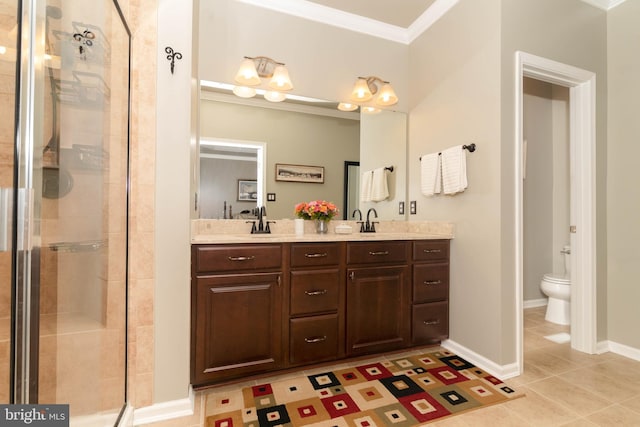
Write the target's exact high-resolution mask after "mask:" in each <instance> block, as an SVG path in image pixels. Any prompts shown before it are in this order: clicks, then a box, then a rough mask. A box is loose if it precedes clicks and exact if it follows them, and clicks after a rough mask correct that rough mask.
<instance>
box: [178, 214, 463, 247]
mask: <svg viewBox="0 0 640 427" xmlns="http://www.w3.org/2000/svg"><path fill="white" fill-rule="evenodd" d="M338 225H348V226H351V229H352V232H351V233H350V234H339V233H336V232H335V227H336V226H338ZM270 228H271V234H251V233H250V231H251V225H250V224H247V223H246V220H217V219H197V220H193V221H192V222H191V243H192V244H224V243H285V242H336V241H355V242H357V241H373V240H429V239H453V237H454V227H453V224H451V223H448V222H436V221H415V222H409V221H380V223H378V224H376V232H375V233H360V232H359V229H360V225H359V224H357V223H356V222H355V221H343V220H333V221H331V222H330V223H329V232H328V233H327V234H317V233H316V232H315V226H314V223H313V221H305V222H304V228H305V229H304V234H302V235H297V234H295V233H294V220H292V219H281V220H277V221H275V222H274V223H272V224H270Z"/></svg>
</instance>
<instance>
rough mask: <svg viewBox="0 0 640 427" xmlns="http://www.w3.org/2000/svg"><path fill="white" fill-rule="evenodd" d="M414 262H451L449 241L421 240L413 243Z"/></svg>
mask: <svg viewBox="0 0 640 427" xmlns="http://www.w3.org/2000/svg"><path fill="white" fill-rule="evenodd" d="M413 260H414V261H440V260H442V261H449V241H448V240H420V241H414V242H413Z"/></svg>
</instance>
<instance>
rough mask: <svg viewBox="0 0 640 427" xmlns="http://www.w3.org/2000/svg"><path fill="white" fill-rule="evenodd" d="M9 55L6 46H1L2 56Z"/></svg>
mask: <svg viewBox="0 0 640 427" xmlns="http://www.w3.org/2000/svg"><path fill="white" fill-rule="evenodd" d="M5 53H7V48H6V47H5V46H0V55H4V54H5Z"/></svg>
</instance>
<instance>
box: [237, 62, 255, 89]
mask: <svg viewBox="0 0 640 427" xmlns="http://www.w3.org/2000/svg"><path fill="white" fill-rule="evenodd" d="M236 82H238V83H240V84H241V85H245V86H256V85H259V84H260V77H259V76H258V72H257V71H256V64H255V63H254V62H253V59H248V58H246V59H244V60H243V61H242V62H241V63H240V68H239V69H238V72H237V73H236Z"/></svg>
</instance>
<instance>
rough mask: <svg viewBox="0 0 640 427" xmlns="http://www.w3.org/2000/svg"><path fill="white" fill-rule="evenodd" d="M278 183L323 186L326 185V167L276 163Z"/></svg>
mask: <svg viewBox="0 0 640 427" xmlns="http://www.w3.org/2000/svg"><path fill="white" fill-rule="evenodd" d="M276 181H290V182H307V183H313V184H322V183H324V167H323V166H305V165H288V164H284V163H276Z"/></svg>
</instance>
